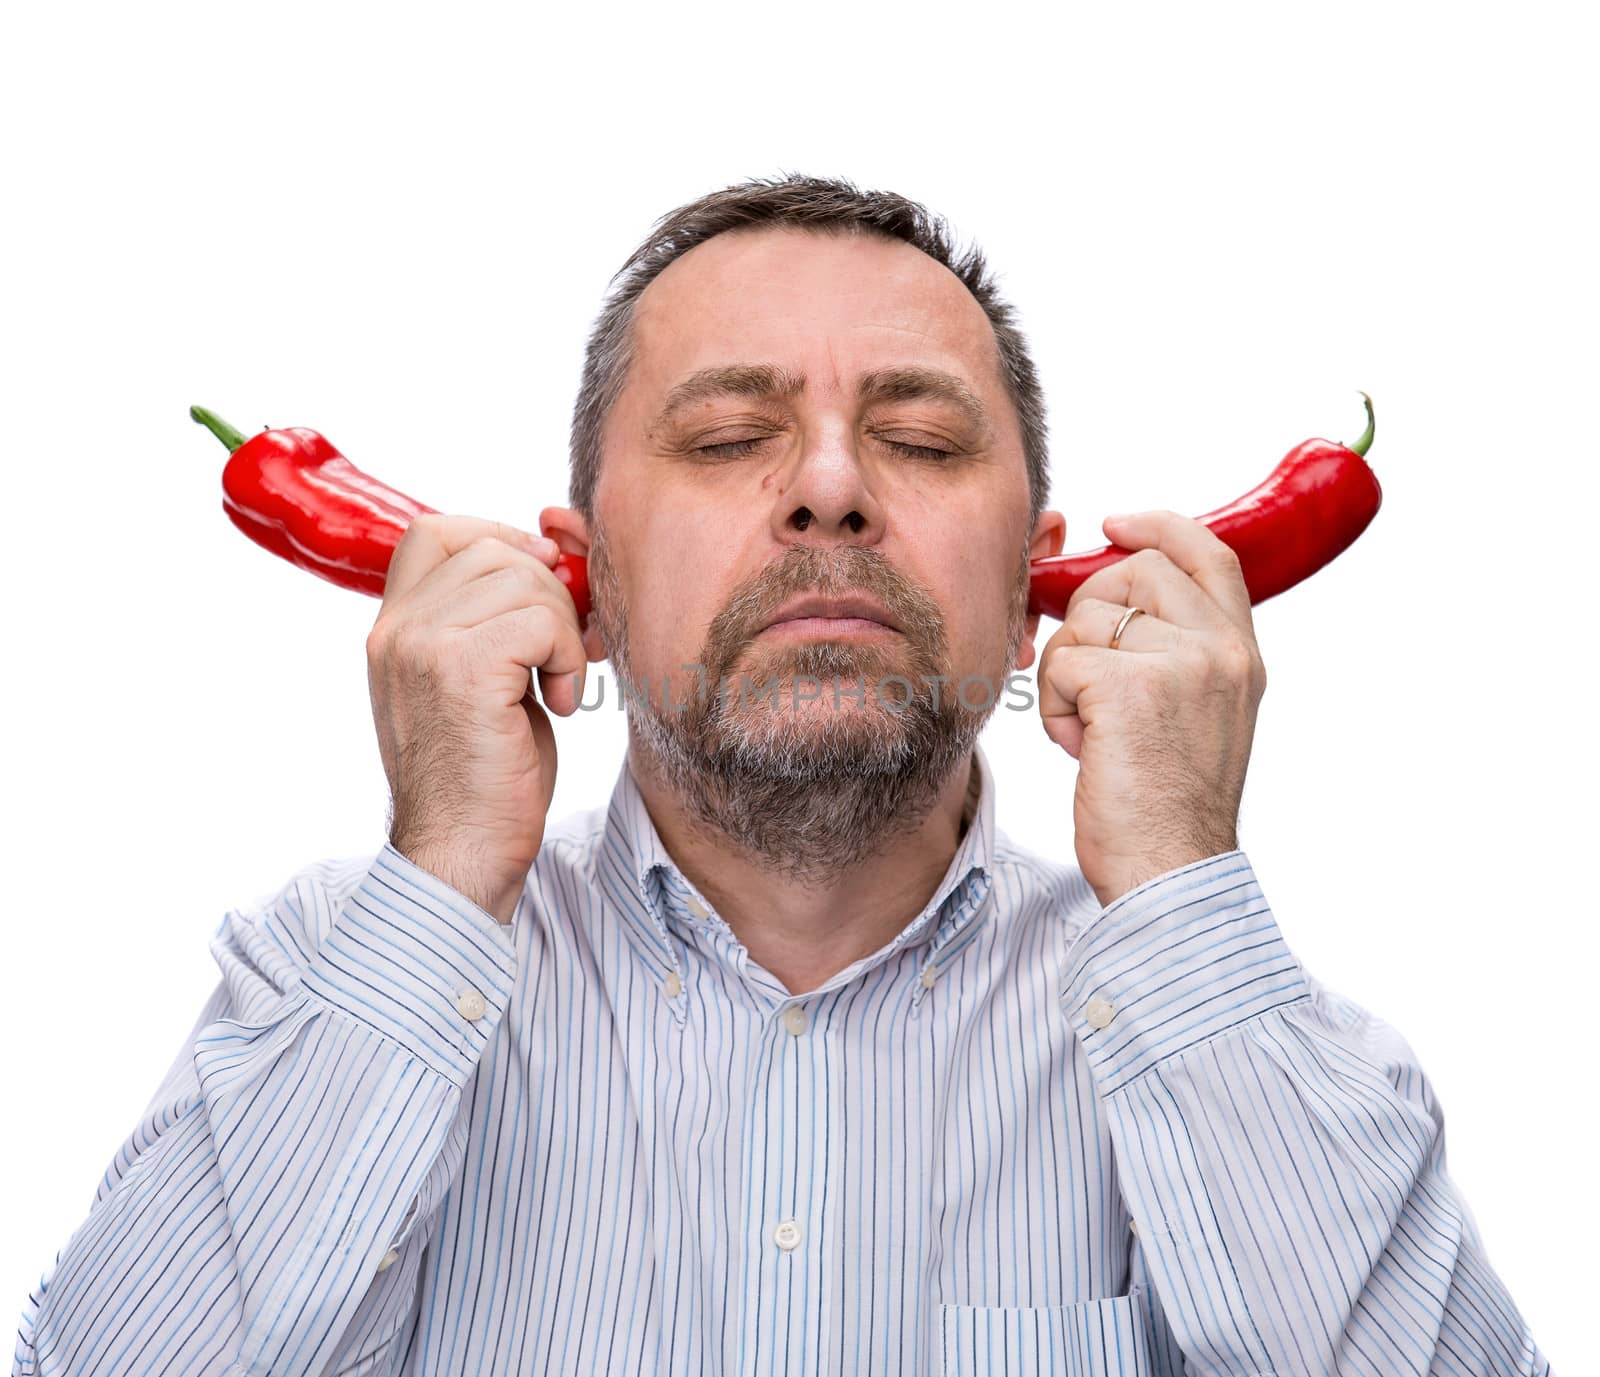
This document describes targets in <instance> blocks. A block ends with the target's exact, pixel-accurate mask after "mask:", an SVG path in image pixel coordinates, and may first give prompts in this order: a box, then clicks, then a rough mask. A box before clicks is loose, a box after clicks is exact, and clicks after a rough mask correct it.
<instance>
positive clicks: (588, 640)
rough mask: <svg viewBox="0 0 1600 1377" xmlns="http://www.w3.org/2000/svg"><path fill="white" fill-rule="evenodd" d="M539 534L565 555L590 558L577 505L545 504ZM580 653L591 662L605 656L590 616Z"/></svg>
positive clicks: (586, 528)
mask: <svg viewBox="0 0 1600 1377" xmlns="http://www.w3.org/2000/svg"><path fill="white" fill-rule="evenodd" d="M539 534H540V535H542V536H548V537H549V538H550V539H551V540H553V541H555V543H556V545H557V546H558V547H559V548H560V550H561V553H562V554H564V555H578V556H580V557H581V558H583V559H588V558H589V523H588V522H587V521H585V520H584V519H583V513H582V512H580V511H579V510H578V509H577V508H576V507H546V508H545V509H544V510H543V511H542V512H540V513H539ZM583 652H584V654H585V655H587V656H588V657H589V661H590V663H591V664H592V663H596V662H598V661H600V660H603V659H605V658H606V647H605V642H604V641H602V640H601V639H600V629H599V627H598V626H596V625H595V618H594V617H593V615H591V616H589V617H588V618H586V619H585V621H584V624H583Z"/></svg>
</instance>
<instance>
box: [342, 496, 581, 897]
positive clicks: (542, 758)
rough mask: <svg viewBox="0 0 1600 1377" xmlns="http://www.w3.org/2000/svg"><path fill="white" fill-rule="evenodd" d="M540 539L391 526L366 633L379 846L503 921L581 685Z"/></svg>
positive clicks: (561, 593)
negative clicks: (394, 540) (377, 758)
mask: <svg viewBox="0 0 1600 1377" xmlns="http://www.w3.org/2000/svg"><path fill="white" fill-rule="evenodd" d="M558 553H559V552H558V550H557V547H556V544H555V542H554V541H552V540H548V539H546V538H545V537H543V536H535V535H530V534H528V533H527V532H526V531H520V530H518V529H517V528H516V527H514V526H506V525H502V524H501V523H499V522H496V521H485V520H480V519H479V518H477V517H469V516H445V515H440V514H433V513H429V514H425V515H422V516H419V517H417V518H416V519H415V520H414V521H412V523H411V524H410V526H408V527H407V528H406V531H405V534H404V535H403V536H402V537H401V538H400V542H399V544H398V545H397V546H396V548H395V552H394V558H393V559H392V560H391V562H390V565H389V573H388V577H387V579H386V581H385V585H384V593H383V606H382V607H381V608H379V610H378V617H377V620H376V622H374V623H373V627H372V630H371V632H370V633H369V634H368V636H367V682H368V685H369V687H370V689H371V692H372V715H373V721H374V723H375V724H376V726H377V730H378V749H379V751H380V753H381V755H382V757H383V768H384V772H385V773H386V774H387V775H388V777H389V791H390V795H391V813H390V824H389V842H390V844H391V845H392V846H393V847H394V848H395V849H396V850H397V851H399V852H400V853H401V855H403V856H405V857H406V858H407V859H408V860H410V861H412V862H413V863H414V864H416V865H419V866H421V867H422V868H423V869H424V870H426V871H429V872H430V873H431V874H433V875H436V876H438V877H439V878H440V879H441V880H443V881H444V882H445V883H446V884H448V885H450V886H451V887H452V888H454V889H456V890H459V891H460V892H461V893H462V894H464V895H466V896H467V897H468V898H469V899H471V900H472V901H473V902H474V903H476V904H478V905H479V907H481V908H483V909H484V910H485V911H487V912H488V913H491V914H493V915H494V917H495V918H496V919H497V920H498V921H499V922H501V923H509V922H510V921H511V919H512V916H513V915H514V914H515V912H516V906H517V898H518V895H519V894H520V893H521V891H522V886H523V884H524V883H525V882H526V880H527V876H528V871H529V869H530V867H531V866H532V865H533V861H534V857H535V856H537V855H538V854H539V844H540V842H541V841H542V840H543V837H544V827H545V815H546V814H547V813H548V812H549V809H550V799H551V796H552V794H553V793H554V791H555V777H556V742H555V734H554V733H553V732H552V730H551V727H550V718H549V716H548V715H547V714H546V712H545V710H544V707H542V706H541V705H540V704H539V702H538V701H537V699H536V698H535V697H534V693H533V676H532V671H535V670H536V671H537V672H538V683H539V697H541V698H543V699H544V704H545V706H548V707H550V708H551V709H553V710H554V711H555V712H558V713H560V714H562V715H563V716H567V715H570V714H571V713H573V712H575V711H576V710H577V707H578V702H579V699H580V697H581V695H582V693H583V677H584V665H585V663H586V658H585V654H584V645H583V638H582V634H581V631H580V627H579V621H578V613H577V609H576V608H575V607H574V606H573V602H572V596H571V594H569V593H568V592H567V589H566V586H565V585H564V584H563V583H562V582H561V580H560V579H558V578H557V577H556V575H555V574H554V573H553V572H552V566H554V564H555V562H556V559H557V556H558Z"/></svg>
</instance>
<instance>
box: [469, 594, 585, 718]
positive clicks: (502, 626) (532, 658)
mask: <svg viewBox="0 0 1600 1377" xmlns="http://www.w3.org/2000/svg"><path fill="white" fill-rule="evenodd" d="M472 642H473V645H474V646H475V647H477V648H478V650H479V653H480V654H484V655H494V656H497V657H500V658H503V659H505V660H507V661H508V662H509V663H511V664H513V665H516V666H519V667H520V671H521V672H520V673H519V674H518V676H517V680H516V683H515V685H514V686H513V685H512V684H511V683H510V682H509V681H508V684H507V688H508V690H510V689H511V688H513V687H515V689H516V697H517V699H518V701H520V700H521V699H522V698H523V697H524V696H525V695H526V693H527V691H528V689H529V688H530V687H531V682H530V676H531V675H532V674H533V673H535V672H537V674H538V682H539V696H540V698H542V699H543V700H544V703H545V705H546V706H547V707H549V708H550V709H551V710H552V711H554V712H558V713H560V714H561V715H562V716H568V715H570V714H571V713H573V712H576V711H577V708H578V701H579V697H580V695H581V693H582V684H583V669H584V666H585V665H586V664H587V663H588V657H587V656H586V655H585V653H584V649H583V637H582V636H581V635H580V634H579V632H578V629H577V627H576V626H575V625H573V623H572V621H571V620H570V619H568V618H566V617H563V616H562V615H561V614H560V613H559V612H558V611H557V610H556V609H555V608H553V607H550V606H548V605H547V604H540V605H538V606H536V607H517V608H513V609H512V610H511V611H509V612H502V613H501V614H500V615H499V616H498V617H492V618H490V619H489V620H488V621H486V622H481V623H480V624H479V625H478V626H476V627H474V628H473V630H472Z"/></svg>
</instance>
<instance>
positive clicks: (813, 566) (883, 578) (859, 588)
mask: <svg viewBox="0 0 1600 1377" xmlns="http://www.w3.org/2000/svg"><path fill="white" fill-rule="evenodd" d="M802 594H814V595H815V596H817V597H823V598H844V597H848V596H850V595H852V594H865V595H866V596H868V597H871V598H875V599H877V600H878V601H879V602H881V603H882V604H883V605H884V607H886V608H887V609H888V610H889V612H890V614H891V615H892V616H893V617H894V618H895V619H896V621H897V622H898V623H899V624H900V626H901V627H902V628H904V630H905V633H906V634H907V635H909V636H912V637H917V638H922V639H932V640H934V641H936V642H938V643H940V644H942V642H943V640H944V617H943V615H942V613H941V612H940V610H939V605H938V603H937V602H935V601H934V599H933V598H932V597H931V596H929V594H928V593H927V592H925V591H924V590H923V589H922V588H921V587H919V586H918V585H917V584H915V583H913V582H912V581H911V580H910V579H908V578H907V577H906V576H905V575H904V574H902V573H901V572H900V571H899V570H898V569H896V568H895V567H894V566H893V565H892V564H891V563H890V562H889V561H888V560H887V559H885V558H884V556H883V555H882V554H881V553H880V552H879V551H877V550H872V549H868V548H866V547H865V546H860V545H844V546H838V547H835V548H826V547H822V546H809V545H797V546H793V547H791V548H790V549H789V550H787V551H786V552H785V553H784V556H783V558H782V559H780V560H778V561H776V562H775V563H773V564H770V565H768V566H767V567H766V568H764V569H762V570H761V571H760V572H759V573H758V574H756V575H755V576H754V577H752V578H751V579H749V580H747V581H746V582H745V583H744V584H742V585H741V586H740V587H739V588H738V590H736V591H735V593H734V595H733V596H732V597H731V598H730V599H729V600H728V602H727V604H726V606H724V607H723V609H722V611H721V612H719V613H718V614H717V615H716V617H714V618H713V619H712V622H711V625H710V627H709V628H708V634H707V638H706V639H707V640H708V641H709V642H710V643H711V644H712V645H715V646H724V647H730V648H731V647H736V646H741V645H744V644H745V643H746V642H748V641H750V640H752V639H753V638H754V637H755V636H756V635H757V634H758V633H759V632H760V631H761V630H762V629H763V628H764V627H766V626H767V625H768V623H769V622H771V620H772V618H773V616H774V615H775V614H776V612H777V611H778V609H779V608H780V607H781V606H782V605H783V604H784V603H786V602H788V601H789V600H790V599H791V598H794V597H797V596H800V595H802Z"/></svg>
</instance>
